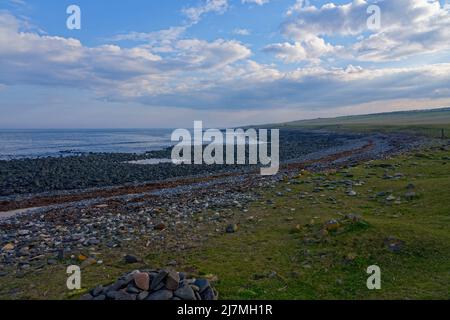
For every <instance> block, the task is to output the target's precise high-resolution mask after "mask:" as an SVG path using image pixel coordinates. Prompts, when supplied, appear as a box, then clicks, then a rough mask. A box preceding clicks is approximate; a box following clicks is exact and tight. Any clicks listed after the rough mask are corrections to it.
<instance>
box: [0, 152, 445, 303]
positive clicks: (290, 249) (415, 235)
mask: <svg viewBox="0 0 450 320" xmlns="http://www.w3.org/2000/svg"><path fill="white" fill-rule="evenodd" d="M444 149H445V148H444ZM386 175H387V176H392V177H395V178H392V179H384V176H386ZM345 180H352V181H361V182H362V183H357V185H358V186H354V187H353V190H354V191H356V192H357V195H356V196H349V195H347V194H346V191H347V188H346V187H345V185H344V184H343V182H342V181H345ZM408 186H409V187H410V190H411V188H412V187H414V188H413V192H414V193H415V195H414V196H413V197H412V198H411V199H406V198H405V195H406V194H407V192H411V191H408V189H407V188H408ZM448 190H450V149H448V147H447V149H446V150H441V149H439V148H435V149H430V150H426V151H423V152H421V153H418V154H414V153H411V154H408V155H404V156H399V157H395V158H392V159H390V160H386V161H373V162H368V163H365V164H361V165H359V166H358V167H355V168H352V169H350V170H348V171H346V172H330V173H322V174H309V173H303V174H302V175H299V176H298V177H296V178H295V179H291V180H287V181H284V182H282V183H279V184H277V185H275V186H274V188H268V189H261V190H260V192H261V194H262V199H261V200H260V201H257V202H255V203H253V204H252V206H251V207H250V208H249V211H248V212H243V211H242V210H241V209H237V208H236V209H233V210H232V212H227V214H226V216H227V217H229V218H228V220H227V221H224V224H223V226H222V227H224V226H225V225H226V224H228V223H238V224H239V230H238V232H236V233H234V234H226V233H224V232H223V231H222V232H219V233H217V232H215V230H213V229H211V230H203V231H202V232H211V233H214V234H215V235H214V236H212V237H210V239H209V240H208V241H207V242H205V243H199V244H197V246H196V247H195V248H191V249H186V250H182V251H179V252H173V251H172V252H157V251H154V250H152V249H150V248H146V247H144V246H139V247H134V248H124V249H122V251H120V250H117V251H104V252H102V255H101V258H102V260H103V261H104V263H103V265H94V266H90V267H87V268H85V269H83V274H82V282H83V288H84V290H82V291H81V292H72V293H70V292H68V291H67V289H66V288H65V281H66V274H65V267H66V265H65V264H64V263H62V264H60V265H57V266H52V267H49V268H47V269H43V270H40V271H36V272H33V273H29V274H27V275H24V276H23V277H21V278H17V277H15V276H6V277H4V278H2V279H1V281H0V297H1V298H6V299H11V298H13V299H14V298H15V299H17V298H26V299H67V298H69V299H70V298H76V297H77V296H78V295H79V294H81V293H82V292H85V291H86V290H87V289H89V288H92V287H95V286H96V285H97V284H100V283H101V284H107V283H109V282H113V281H114V280H115V279H116V278H117V277H118V276H119V275H120V274H122V273H123V272H127V271H131V270H133V269H138V268H141V267H144V266H151V267H165V266H167V264H168V262H169V261H171V260H173V259H176V260H177V262H178V265H177V267H176V269H177V270H179V271H187V272H188V273H192V274H193V275H198V276H202V277H206V278H210V279H213V280H215V282H214V284H215V286H216V288H217V289H218V290H219V292H220V298H221V299H449V298H450V232H449V231H450V196H449V194H448ZM381 192H384V193H385V194H382V195H381V196H380V194H381ZM278 193H280V194H278ZM391 195H392V196H391ZM390 196H391V197H390ZM388 199H390V200H388ZM268 200H270V201H272V202H273V203H271V202H268ZM213 214H214V212H210V213H208V214H206V216H205V217H204V218H207V217H208V215H210V216H212V215H213ZM347 214H354V215H359V216H361V220H360V221H355V222H352V221H350V220H348V219H345V218H344V216H345V215H347ZM331 219H335V220H338V221H340V222H339V224H340V225H339V228H337V230H334V231H333V230H330V232H328V233H327V232H324V231H323V229H324V226H326V224H327V221H330V220H331ZM387 238H392V239H398V240H396V241H398V242H399V243H400V245H399V248H398V250H397V251H398V252H392V251H391V250H389V248H388V246H387V243H386V239H387ZM130 250H133V252H135V253H136V254H139V255H140V256H142V257H145V259H144V263H142V264H137V265H131V266H130V265H125V264H124V263H123V262H122V257H123V254H126V253H130ZM370 265H377V266H379V267H380V268H381V281H382V289H381V290H376V291H371V290H368V289H367V286H366V281H367V278H368V276H369V275H367V273H366V269H367V267H368V266H370Z"/></svg>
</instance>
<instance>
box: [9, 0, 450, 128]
mask: <svg viewBox="0 0 450 320" xmlns="http://www.w3.org/2000/svg"><path fill="white" fill-rule="evenodd" d="M72 4H75V5H78V6H79V7H80V9H81V24H82V28H81V30H69V29H67V27H66V20H67V18H68V15H67V14H66V8H67V7H68V6H69V5H72ZM371 5H376V6H377V7H378V8H379V11H380V16H379V18H380V19H379V20H378V21H379V22H380V24H379V26H377V27H376V28H369V25H368V23H367V21H368V18H369V17H370V16H371V15H370V14H368V13H367V9H368V7H369V6H371ZM449 8H450V6H445V1H433V0H431V1H429V0H380V1H375V0H373V1H370V0H367V1H365V0H353V1H352V0H320V1H319V0H310V1H304V0H189V1H186V0H183V1H181V0H166V1H145V0H132V1H106V0H71V1H65V0H60V1H53V0H28V1H27V0H1V1H0V70H2V72H1V73H0V115H1V117H0V128H115V127H117V128H129V127H181V126H190V125H192V123H193V121H194V120H203V121H204V122H205V123H206V125H207V126H219V127H223V126H235V125H241V124H249V123H266V122H273V121H287V120H294V119H303V118H314V117H328V116H337V115H347V114H361V113H370V112H384V111H389V110H407V109H419V108H420V109H422V108H433V107H441V106H449V105H450V89H449V87H450V86H449V84H450V61H449V60H450V55H449V53H450V18H449Z"/></svg>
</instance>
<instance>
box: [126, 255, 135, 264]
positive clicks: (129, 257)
mask: <svg viewBox="0 0 450 320" xmlns="http://www.w3.org/2000/svg"><path fill="white" fill-rule="evenodd" d="M124 260H125V263H128V264H132V263H137V262H139V259H138V258H137V257H136V256H133V255H130V254H127V255H126V256H125V258H124Z"/></svg>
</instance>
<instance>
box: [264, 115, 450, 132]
mask: <svg viewBox="0 0 450 320" xmlns="http://www.w3.org/2000/svg"><path fill="white" fill-rule="evenodd" d="M264 127H270V128H277V127H279V128H284V129H289V128H303V129H325V130H331V131H348V132H385V133H392V132H401V133H408V134H417V135H423V136H428V137H432V138H441V137H442V130H443V131H444V132H443V133H444V136H445V137H447V138H448V137H450V108H440V109H431V110H416V111H400V112H389V113H378V114H368V115H359V116H345V117H337V118H320V119H312V120H300V121H293V122H287V123H282V124H271V125H266V126H264Z"/></svg>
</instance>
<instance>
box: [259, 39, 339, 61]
mask: <svg viewBox="0 0 450 320" xmlns="http://www.w3.org/2000/svg"><path fill="white" fill-rule="evenodd" d="M264 50H265V51H266V52H271V53H274V54H275V55H276V57H277V58H278V59H280V60H282V61H284V62H285V63H296V62H302V61H310V62H316V63H318V62H320V60H319V59H318V57H323V56H324V55H327V54H331V53H333V52H335V51H336V50H335V48H334V47H333V46H332V45H330V44H329V43H326V42H325V41H324V40H323V39H322V38H318V37H314V38H309V39H308V40H305V41H303V42H295V43H293V44H291V43H289V42H284V43H275V44H271V45H268V46H266V47H265V49H264Z"/></svg>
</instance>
